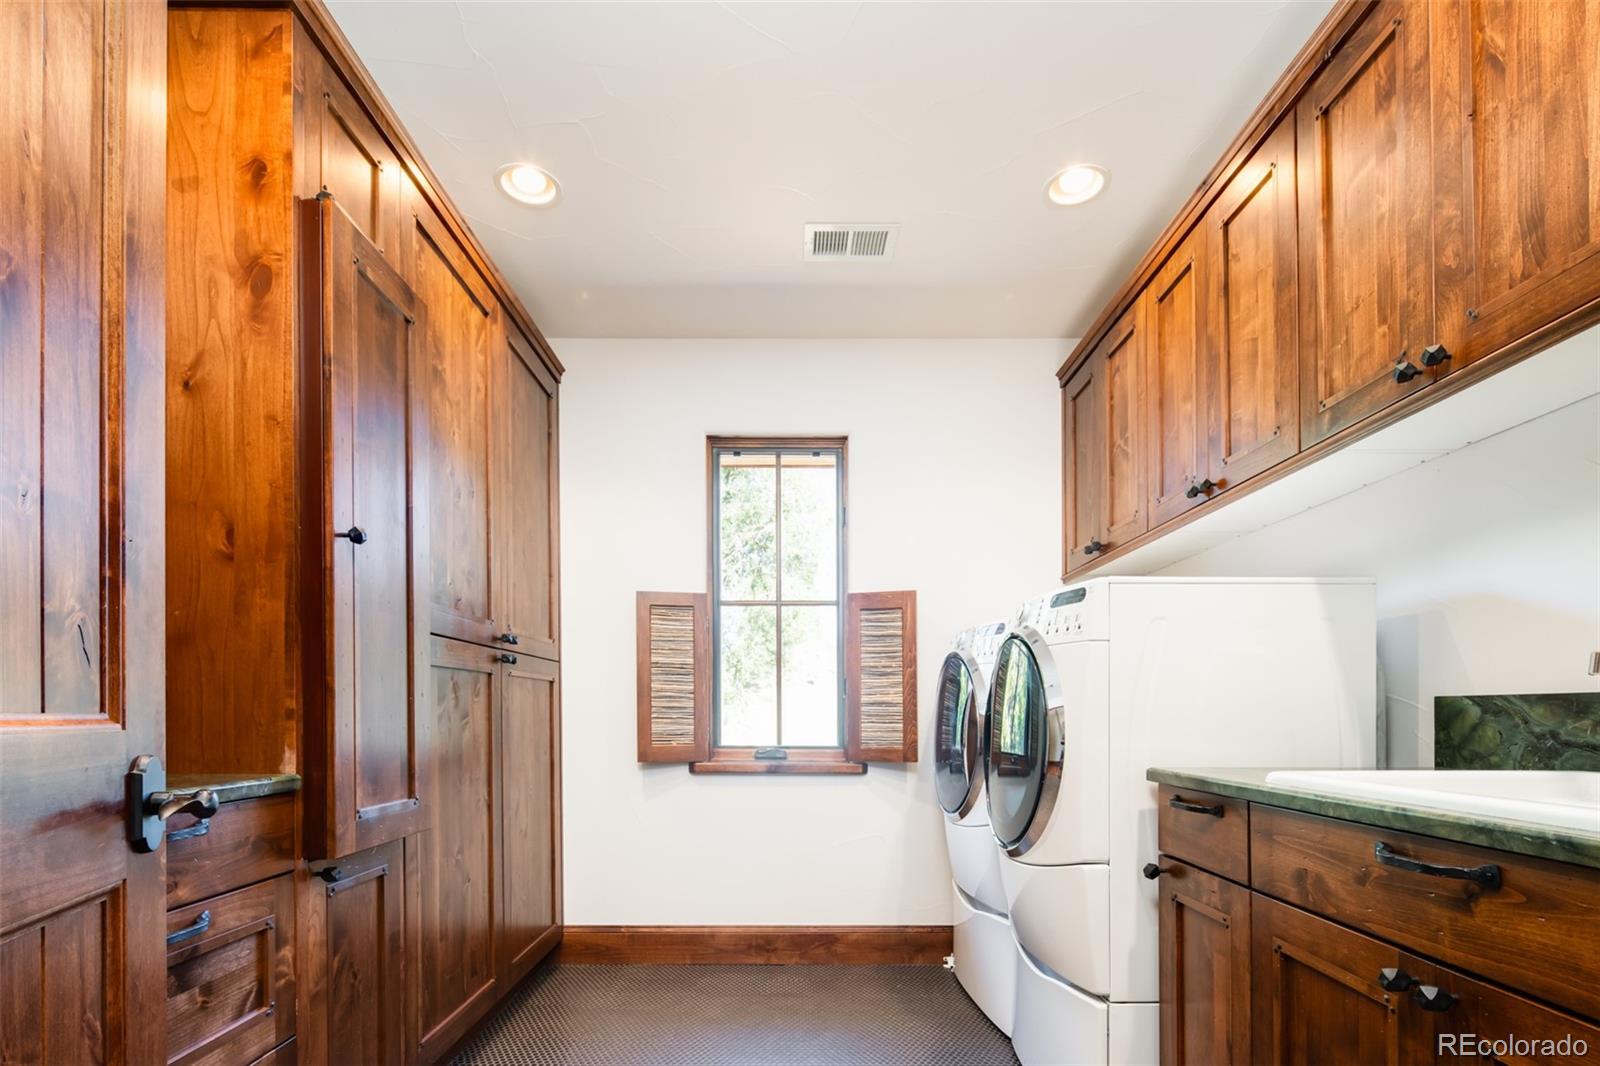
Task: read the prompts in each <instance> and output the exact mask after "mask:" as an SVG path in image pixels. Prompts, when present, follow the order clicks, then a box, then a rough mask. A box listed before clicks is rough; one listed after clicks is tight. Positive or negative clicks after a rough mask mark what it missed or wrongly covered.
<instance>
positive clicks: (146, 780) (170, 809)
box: [124, 755, 222, 854]
mask: <svg viewBox="0 0 1600 1066" xmlns="http://www.w3.org/2000/svg"><path fill="white" fill-rule="evenodd" d="M124 783H125V795H126V799H127V819H128V843H129V845H131V846H132V848H133V850H134V851H137V852H140V853H141V854H146V853H149V852H152V851H155V850H156V849H157V848H159V847H160V846H161V841H162V840H163V839H165V838H166V835H167V820H168V819H169V818H171V817H172V816H173V815H175V814H192V815H194V816H195V817H196V818H210V817H211V816H212V815H214V814H216V813H217V808H218V807H220V806H221V805H222V802H221V800H219V799H218V798H217V794H216V793H215V792H213V791H212V790H211V789H209V788H202V789H197V790H195V791H194V792H169V791H168V790H167V768H166V767H164V766H162V765H161V760H160V759H159V758H158V757H157V756H154V755H141V756H139V757H138V758H137V759H134V760H133V765H132V766H130V767H129V768H128V775H127V777H126V778H124Z"/></svg>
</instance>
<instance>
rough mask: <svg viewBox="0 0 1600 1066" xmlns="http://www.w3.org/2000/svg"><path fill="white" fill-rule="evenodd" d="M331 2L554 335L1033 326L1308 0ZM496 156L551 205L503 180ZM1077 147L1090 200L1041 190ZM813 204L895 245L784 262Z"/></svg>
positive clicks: (1142, 234) (1253, 86)
mask: <svg viewBox="0 0 1600 1066" xmlns="http://www.w3.org/2000/svg"><path fill="white" fill-rule="evenodd" d="M329 6H330V7H331V9H332V10H333V13H334V15H335V17H336V18H337V19H338V21H339V24H340V26H341V27H342V28H343V29H344V31H345V32H346V34H348V35H349V38H350V40H351V42H352V43H353V44H354V45H355V47H356V50H357V52H358V53H360V55H361V57H362V59H363V60H365V62H366V63H367V65H368V66H369V67H370V68H371V70H372V73H373V75H374V76H375V77H376V78H377V81H378V84H379V85H380V86H381V87H382V89H383V91H384V93H385V94H386V95H387V96H388V97H389V100H390V101H391V103H392V104H393V105H394V107H395V109H396V111H397V112H398V113H399V115H400V118H401V120H402V121H404V122H405V124H406V126H407V128H408V129H409V130H410V131H411V133H412V135H413V137H415V139H416V141H417V144H418V146H419V147H420V148H421V149H422V152H423V154H424V155H425V156H426V157H427V159H428V161H429V163H430V164H431V165H432V166H433V168H434V170H435V171H436V172H437V173H438V175H439V177H440V178H441V180H442V181H443V182H444V184H445V185H446V187H447V188H448V189H449V191H450V194H451V196H452V197H454V198H455V201H456V203H457V204H458V205H459V206H460V208H461V210H462V211H463V212H464V213H465V214H466V216H467V218H468V219H469V220H470V221H471V223H472V226H473V228H474V230H475V231H476V232H477V234H478V236H479V237H480V238H481V239H482V241H483V242H484V244H485V246H486V247H487V248H488V249H489V252H490V254H491V255H493V256H494V258H495V260H496V262H497V263H498V264H499V265H500V267H501V269H502V270H503V271H504V272H505V274H506V276H507V277H508V278H509V279H510V281H511V283H512V284H513V285H514V286H516V288H517V289H518V291H519V293H520V294H521V296H522V298H523V300H524V301H525V302H526V303H527V305H528V307H529V309H530V310H531V311H532V312H533V314H534V317H535V318H536V319H537V320H538V321H539V323H540V326H541V328H542V329H543V330H544V331H545V333H546V334H547V335H550V336H570V337H585V336H586V337H1003V336H1026V337H1053V336H1074V335H1077V334H1079V333H1081V332H1082V331H1083V330H1084V329H1085V328H1086V327H1087V326H1088V324H1089V323H1090V321H1091V320H1092V319H1093V318H1094V316H1095V315H1096V314H1097V313H1098V311H1099V310H1100V308H1101V306H1102V304H1103V303H1104V301H1105V300H1106V299H1108V298H1109V297H1110V295H1111V293H1112V291H1113V290H1114V289H1115V288H1116V286H1117V284H1118V283H1119V282H1120V281H1121V280H1122V278H1123V276H1124V275H1125V274H1126V272H1127V271H1128V270H1129V269H1131V268H1132V266H1133V265H1134V263H1135V262H1136V261H1137V259H1138V258H1139V256H1140V255H1142V254H1143V252H1144V251H1145V249H1146V248H1147V247H1148V246H1149V243H1150V242H1151V241H1152V240H1154V238H1155V236H1156V235H1157V234H1158V233H1159V232H1160V230H1161V228H1162V227H1163V226H1164V225H1165V224H1166V223H1167V221H1168V220H1169V219H1170V218H1171V217H1172V215H1173V214H1174V213H1175V212H1176V211H1177V209H1178V207H1179V206H1180V205H1181V204H1182V202H1183V201H1184V199H1185V198H1186V197H1187V195H1188V193H1189V192H1190V191H1191V190H1192V189H1193V188H1194V186H1195V184H1196V183H1198V182H1199V181H1200V179H1201V178H1203V177H1204V176H1205V173H1206V171H1207V170H1208V169H1209V168H1210V167H1211V165H1212V163H1214V162H1215V160H1216V157H1217V156H1218V155H1219V154H1220V152H1221V151H1222V149H1223V148H1224V147H1225V146H1226V145H1227V142H1228V141H1229V140H1230V139H1231V138H1232V137H1233V135H1234V134H1235V133H1236V132H1237V131H1238V129H1239V127H1240V126H1241V125H1242V124H1243V122H1244V120H1245V119H1246V118H1247V117H1248V116H1249V114H1250V112H1251V111H1252V110H1253V109H1254V107H1255V105H1256V104H1257V103H1258V102H1259V100H1260V99H1261V98H1262V96H1264V95H1265V93H1266V91H1267V89H1268V88H1269V87H1270V85H1271V84H1272V82H1273V81H1274V80H1275V79H1276V78H1277V76H1278V74H1279V73H1280V72H1281V71H1282V70H1283V68H1284V67H1285V66H1287V64H1288V62H1289V60H1290V59H1291V58H1292V57H1293V55H1294V53H1295V52H1296V51H1297V50H1298V49H1299V47H1300V46H1301V44H1302V43H1304V41H1305V40H1306V39H1307V38H1308V37H1309V36H1310V35H1311V33H1312V31H1313V29H1314V28H1315V27H1316V25H1317V23H1318V22H1319V21H1320V20H1321V19H1322V17H1323V15H1324V14H1326V12H1327V10H1328V8H1329V6H1330V3H1329V0H1305V2H1281V0H1279V2H1253V3H1252V2H1241V0H1234V2H1215V0H1189V2H1169V3H1131V2H1129V3H1104V2H1094V3H1057V4H1024V3H1019V4H1011V3H992V4H965V3H963V4H954V3H952V4H942V3H838V4H832V3H775V4H760V3H754V4H719V3H644V4H603V3H592V4H579V3H553V4H528V3H509V2H500V3H486V2H479V0H461V2H459V3H412V2H401V0H331V2H330V4H329ZM513 161H528V162H533V163H536V164H538V165H540V166H542V167H545V168H546V169H547V170H549V171H550V172H551V173H553V174H554V175H555V176H556V177H557V179H558V180H559V181H560V183H561V186H562V197H561V199H560V201H559V202H558V203H557V204H556V205H555V206H554V207H551V208H544V209H538V208H530V207H525V206H523V205H521V204H518V203H515V202H514V201H512V200H510V199H508V198H507V197H506V196H505V195H504V194H502V193H501V192H499V191H498V189H497V188H496V187H495V185H494V175H495V171H496V170H497V169H498V168H499V167H500V166H502V165H503V164H505V163H508V162H513ZM1074 162H1092V163H1098V164H1100V165H1101V166H1103V167H1105V168H1106V169H1107V170H1108V171H1109V172H1110V180H1109V182H1108V184H1107V186H1106V190H1105V192H1104V193H1102V194H1101V195H1100V197H1099V198H1098V199H1096V200H1094V201H1092V202H1091V203H1089V204H1087V205H1085V206H1081V207H1075V208H1061V207H1053V206H1051V205H1049V204H1048V203H1047V202H1046V200H1045V198H1044V184H1045V182H1046V181H1047V180H1048V179H1049V177H1050V176H1051V175H1052V174H1053V173H1055V172H1056V171H1058V170H1059V169H1060V168H1062V167H1063V166H1065V165H1067V164H1069V163H1074ZM807 222H898V223H901V229H900V233H899V238H898V247H897V249H896V252H895V255H894V258H893V260H892V261H889V262H832V263H830V262H820V263H818V262H805V261H803V260H802V258H801V252H802V239H801V237H802V231H803V227H804V225H805V224H806V223H807Z"/></svg>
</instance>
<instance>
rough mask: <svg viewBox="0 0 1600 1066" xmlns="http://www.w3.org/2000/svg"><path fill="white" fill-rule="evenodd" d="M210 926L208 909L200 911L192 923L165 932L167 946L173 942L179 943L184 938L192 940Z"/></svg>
mask: <svg viewBox="0 0 1600 1066" xmlns="http://www.w3.org/2000/svg"><path fill="white" fill-rule="evenodd" d="M210 928H211V912H210V911H209V910H205V911H201V912H200V917H198V918H196V919H195V920H194V921H193V922H192V923H190V924H189V925H186V926H184V927H183V928H182V929H176V930H173V931H172V932H170V933H168V934H167V947H169V948H170V947H171V946H172V945H174V944H181V943H183V942H184V941H185V940H193V939H194V938H195V937H197V936H199V935H200V934H201V933H203V932H205V931H206V930H207V929H210Z"/></svg>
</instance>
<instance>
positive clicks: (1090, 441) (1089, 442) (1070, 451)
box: [1061, 355, 1106, 574]
mask: <svg viewBox="0 0 1600 1066" xmlns="http://www.w3.org/2000/svg"><path fill="white" fill-rule="evenodd" d="M1100 369H1101V368H1100V363H1099V360H1098V359H1096V358H1095V357H1094V356H1093V355H1090V356H1089V358H1087V359H1085V360H1084V361H1083V363H1082V364H1081V365H1080V366H1079V367H1078V369H1077V370H1076V371H1074V372H1073V374H1072V376H1071V377H1069V378H1068V379H1067V380H1066V382H1065V383H1064V384H1063V385H1062V386H1061V483H1062V489H1063V491H1062V499H1061V503H1062V512H1061V532H1062V536H1063V538H1064V540H1065V552H1064V557H1065V560H1064V561H1065V567H1066V573H1068V574H1070V573H1072V572H1073V571H1074V570H1077V569H1078V568H1079V567H1081V566H1083V565H1084V564H1085V563H1088V562H1090V561H1091V560H1093V559H1094V558H1095V556H1096V555H1097V554H1098V553H1099V552H1101V551H1102V550H1104V548H1105V543H1104V540H1103V539H1102V538H1103V537H1104V536H1105V525H1104V520H1103V515H1104V511H1103V509H1102V506H1101V493H1102V491H1103V489H1104V485H1105V461H1106V453H1105V448H1104V442H1105V421H1104V417H1103V414H1104V412H1103V410H1102V408H1103V407H1104V403H1103V401H1102V399H1101V396H1102V394H1103V393H1104V391H1105V386H1104V384H1103V383H1102V379H1101V373H1100Z"/></svg>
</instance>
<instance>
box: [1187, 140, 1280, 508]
mask: <svg viewBox="0 0 1600 1066" xmlns="http://www.w3.org/2000/svg"><path fill="white" fill-rule="evenodd" d="M1295 220H1296V205H1295V141H1294V124H1293V123H1292V122H1290V121H1284V122H1282V123H1280V124H1279V125H1278V126H1277V127H1276V128H1275V129H1274V130H1273V132H1272V133H1271V134H1269V135H1268V137H1267V139H1266V140H1265V141H1263V142H1262V144H1261V147H1260V148H1258V149H1256V151H1255V152H1253V153H1252V154H1251V155H1250V157H1249V159H1247V160H1246V161H1245V162H1244V164H1243V165H1241V166H1240V167H1239V169H1238V171H1237V172H1236V173H1235V174H1234V175H1233V177H1231V178H1230V179H1229V180H1228V182H1227V184H1226V185H1224V186H1223V188H1222V191H1221V193H1220V194H1219V195H1218V196H1217V200H1216V202H1215V203H1214V204H1212V205H1211V208H1210V209H1209V210H1208V211H1207V212H1206V218H1205V221H1204V222H1203V223H1202V225H1203V227H1204V241H1205V257H1204V262H1203V265H1202V275H1203V278H1204V280H1205V301H1206V305H1205V314H1204V320H1205V336H1204V338H1203V342H1202V345H1203V349H1204V352H1203V358H1202V359H1201V379H1200V392H1201V395H1202V396H1203V398H1204V402H1203V403H1202V404H1201V412H1200V426H1201V431H1202V433H1203V435H1204V436H1205V437H1206V447H1205V452H1206V457H1207V466H1206V467H1205V469H1204V470H1203V472H1202V474H1201V482H1200V483H1201V484H1202V485H1204V484H1205V482H1206V481H1207V480H1209V481H1210V482H1211V485H1212V486H1213V488H1212V489H1211V490H1208V491H1207V493H1206V494H1207V495H1210V492H1211V491H1226V490H1228V489H1230V488H1233V487H1234V486H1236V485H1238V484H1240V483H1242V482H1244V481H1248V480H1249V479H1250V478H1252V477H1255V476H1256V475H1257V474H1259V473H1261V472H1262V471H1264V470H1267V469H1269V468H1271V467H1273V466H1275V465H1277V464H1278V463H1281V462H1283V461H1284V460H1285V459H1288V458H1291V457H1292V456H1293V455H1294V454H1295V452H1296V451H1297V450H1299V447H1300V395H1299V383H1300V340H1299V314H1300V307H1299V291H1300V290H1299V269H1298V262H1297V259H1298V255H1299V248H1298V244H1297V239H1298V230H1297V228H1296V221H1295Z"/></svg>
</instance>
